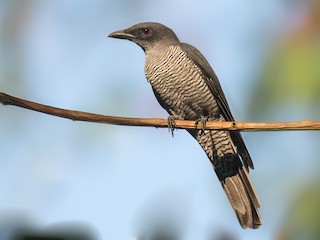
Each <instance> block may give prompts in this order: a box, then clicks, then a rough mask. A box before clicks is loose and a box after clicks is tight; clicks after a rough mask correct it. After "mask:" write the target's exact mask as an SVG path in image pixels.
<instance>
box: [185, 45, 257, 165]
mask: <svg viewBox="0 0 320 240" xmlns="http://www.w3.org/2000/svg"><path fill="white" fill-rule="evenodd" d="M180 46H181V48H182V50H184V51H185V52H186V53H187V55H188V57H189V59H190V60H191V61H193V62H194V64H196V66H197V67H198V68H199V69H200V71H201V73H202V74H203V76H204V79H205V81H206V84H207V85H208V87H209V88H210V91H211V92H212V94H213V96H214V97H215V99H216V100H217V102H218V106H219V108H220V111H221V114H222V116H223V117H224V118H225V119H226V121H230V122H234V118H233V116H232V114H231V111H230V107H229V105H228V103H227V99H226V97H225V95H224V93H223V91H222V88H221V86H220V83H219V80H218V78H217V76H216V74H215V73H214V71H213V69H212V68H211V66H210V64H209V63H208V61H207V60H206V59H205V57H204V56H203V55H202V54H201V53H200V51H199V50H198V49H196V48H195V47H193V46H191V45H189V44H186V43H181V45H180ZM230 135H231V138H232V140H233V141H234V143H235V145H236V147H237V149H238V152H239V154H240V156H241V158H242V161H243V163H244V165H245V166H246V168H247V169H248V166H249V167H250V168H252V169H253V163H252V160H251V157H250V155H249V152H248V150H247V148H246V146H245V144H244V141H243V139H242V136H241V135H240V132H235V131H231V132H230Z"/></svg>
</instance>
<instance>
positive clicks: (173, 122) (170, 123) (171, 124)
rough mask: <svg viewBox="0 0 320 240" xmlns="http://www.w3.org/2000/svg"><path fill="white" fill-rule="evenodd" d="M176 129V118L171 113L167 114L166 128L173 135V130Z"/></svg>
mask: <svg viewBox="0 0 320 240" xmlns="http://www.w3.org/2000/svg"><path fill="white" fill-rule="evenodd" d="M175 129H176V118H175V117H174V116H173V115H169V117H168V130H169V132H171V135H172V137H173V131H174V130H175Z"/></svg>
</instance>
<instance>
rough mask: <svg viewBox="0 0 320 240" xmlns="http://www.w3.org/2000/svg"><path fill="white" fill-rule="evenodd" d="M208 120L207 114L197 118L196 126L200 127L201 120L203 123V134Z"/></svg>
mask: <svg viewBox="0 0 320 240" xmlns="http://www.w3.org/2000/svg"><path fill="white" fill-rule="evenodd" d="M207 121H208V117H205V116H201V117H200V118H198V119H196V122H195V124H194V127H195V128H197V127H198V124H199V122H200V123H201V130H200V131H201V134H203V133H204V130H206V124H207Z"/></svg>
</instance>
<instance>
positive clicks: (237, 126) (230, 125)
mask: <svg viewBox="0 0 320 240" xmlns="http://www.w3.org/2000/svg"><path fill="white" fill-rule="evenodd" d="M0 102H1V103H2V104H4V105H13V106H18V107H22V108H26V109H30V110H33V111H37V112H42V113H46V114H49V115H53V116H57V117H62V118H68V119H71V120H74V121H85V122H96V123H106V124H114V125H125V126H144V127H159V128H167V127H168V121H167V120H166V119H160V118H127V117H115V116H106V115H100V114H93V113H87V112H80V111H74V110H66V109H61V108H56V107H51V106H47V105H43V104H39V103H35V102H30V101H27V100H24V99H21V98H16V97H13V96H10V95H8V94H5V93H1V92H0ZM175 123H176V126H175V128H181V129H185V128H195V121H186V120H176V121H175ZM196 128H197V129H202V126H201V122H199V123H198V124H197V127H196ZM206 129H214V130H231V131H251V132H253V131H291V130H320V122H315V121H307V120H306V121H301V122H273V123H254V122H207V123H206Z"/></svg>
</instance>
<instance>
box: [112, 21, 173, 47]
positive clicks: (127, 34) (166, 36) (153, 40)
mask: <svg viewBox="0 0 320 240" xmlns="http://www.w3.org/2000/svg"><path fill="white" fill-rule="evenodd" d="M109 37H112V38H120V39H127V40H130V41H132V42H135V43H136V44H138V45H139V46H140V47H141V48H142V49H143V50H144V51H146V50H149V49H151V48H152V47H154V46H156V45H173V44H176V43H179V40H178V38H177V36H176V34H175V33H174V32H173V31H172V30H171V29H170V28H168V27H166V26H164V25H162V24H160V23H154V22H146V23H138V24H136V25H133V26H132V27H130V28H127V29H124V30H119V31H115V32H113V33H111V34H110V35H109Z"/></svg>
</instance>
